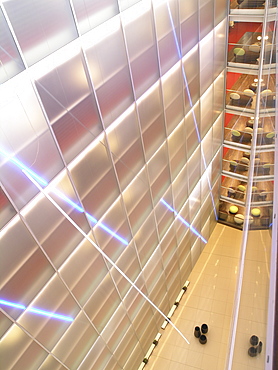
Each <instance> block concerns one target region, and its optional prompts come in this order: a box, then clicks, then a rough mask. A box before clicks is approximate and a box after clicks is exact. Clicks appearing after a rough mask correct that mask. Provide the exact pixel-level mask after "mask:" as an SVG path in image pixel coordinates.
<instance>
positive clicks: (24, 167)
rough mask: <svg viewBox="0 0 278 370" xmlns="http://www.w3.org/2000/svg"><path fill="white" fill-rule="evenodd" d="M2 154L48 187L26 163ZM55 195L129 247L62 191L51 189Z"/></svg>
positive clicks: (125, 241)
mask: <svg viewBox="0 0 278 370" xmlns="http://www.w3.org/2000/svg"><path fill="white" fill-rule="evenodd" d="M0 153H1V154H3V155H4V156H5V157H6V158H8V159H9V161H11V162H13V163H14V164H15V165H16V166H17V167H19V168H20V169H22V170H24V171H26V172H27V173H28V174H29V175H30V176H31V177H32V178H33V179H35V180H36V181H37V182H38V183H39V184H40V185H43V186H47V185H49V183H48V182H47V181H45V180H44V179H43V178H42V177H41V176H39V175H38V174H36V173H35V172H34V171H32V170H30V168H28V167H27V166H26V165H25V164H24V163H22V162H21V161H19V160H18V159H17V158H15V157H13V156H11V155H9V154H8V153H6V152H5V151H4V150H2V149H0ZM24 171H23V173H24ZM50 190H51V191H52V192H53V193H55V194H56V195H57V196H58V197H59V198H61V199H63V200H64V201H65V202H67V203H68V204H69V205H71V206H72V207H73V208H74V209H76V210H77V211H79V212H81V213H85V215H86V216H87V217H88V219H89V220H90V221H92V222H93V223H94V224H97V226H99V227H100V228H101V229H103V230H104V231H105V232H107V233H108V234H110V235H111V236H112V237H113V238H115V239H117V240H119V241H120V242H121V243H123V244H124V245H128V241H127V240H125V239H124V238H122V237H121V236H120V235H118V234H117V233H116V232H115V231H113V230H111V229H110V228H109V227H108V226H106V225H105V224H104V223H102V222H99V221H98V220H97V219H96V218H95V217H93V216H92V215H90V213H88V212H86V211H85V210H84V209H83V208H82V207H80V206H79V205H78V204H76V203H75V202H74V201H72V200H71V199H70V198H68V197H67V196H66V195H65V194H63V193H62V192H61V191H59V190H57V189H54V188H51V189H50Z"/></svg>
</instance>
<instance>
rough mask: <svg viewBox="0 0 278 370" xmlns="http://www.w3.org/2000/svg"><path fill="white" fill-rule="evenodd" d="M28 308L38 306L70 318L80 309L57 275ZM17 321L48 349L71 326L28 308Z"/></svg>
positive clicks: (68, 323)
mask: <svg viewBox="0 0 278 370" xmlns="http://www.w3.org/2000/svg"><path fill="white" fill-rule="evenodd" d="M28 308H29V309H33V308H34V309H35V308H40V309H43V310H46V311H48V312H51V313H53V314H61V315H65V316H67V317H70V318H72V319H74V318H75V316H77V314H78V312H79V310H80V308H79V306H78V305H77V303H76V302H75V300H74V298H73V297H72V295H71V294H70V292H69V291H68V290H67V288H66V286H65V285H64V283H63V282H62V281H61V280H60V277H58V276H57V275H55V276H54V277H53V278H52V279H51V280H50V281H49V282H48V283H47V284H46V285H45V286H44V289H43V290H42V291H41V293H40V294H39V295H38V296H37V297H36V298H35V299H34V300H33V302H32V304H31V305H30V307H28ZM18 322H19V324H20V325H21V326H23V327H24V328H25V329H26V330H27V331H28V332H29V333H30V334H31V335H33V336H34V337H35V338H36V339H37V340H38V341H39V342H40V343H41V344H43V345H44V346H45V347H46V348H47V349H48V350H50V351H51V350H52V349H53V347H54V346H55V344H56V343H57V342H58V341H59V340H60V338H61V336H62V335H63V334H64V333H65V332H66V331H67V330H68V328H69V326H71V322H70V321H66V320H58V319H55V318H51V317H49V316H45V315H40V314H35V313H32V312H29V311H28V310H26V311H25V312H24V313H23V314H22V315H21V317H20V318H19V319H18Z"/></svg>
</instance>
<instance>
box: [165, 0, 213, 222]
mask: <svg viewBox="0 0 278 370" xmlns="http://www.w3.org/2000/svg"><path fill="white" fill-rule="evenodd" d="M167 8H168V13H169V18H170V22H171V26H172V30H173V35H174V39H175V44H176V48H177V53H178V56H179V58H180V59H181V60H182V52H181V48H180V46H179V42H178V38H177V34H176V31H175V25H174V21H173V17H172V13H171V9H170V6H169V2H168V1H167ZM181 65H182V75H183V79H184V84H185V89H186V93H187V97H188V100H189V104H190V107H191V108H193V102H192V99H191V94H190V91H189V86H188V81H187V78H186V74H185V70H184V67H183V64H181ZM192 116H193V121H194V125H195V131H196V134H197V137H198V142H199V143H201V136H200V131H199V128H198V123H197V119H196V115H195V112H194V109H192ZM201 155H202V160H203V163H204V166H205V168H206V169H207V163H206V159H205V155H204V152H203V148H202V146H201ZM207 180H208V186H209V188H210V197H211V202H212V206H213V211H214V215H215V218H216V220H218V215H217V211H216V206H215V202H214V199H213V195H212V186H211V183H210V180H209V178H208V176H207Z"/></svg>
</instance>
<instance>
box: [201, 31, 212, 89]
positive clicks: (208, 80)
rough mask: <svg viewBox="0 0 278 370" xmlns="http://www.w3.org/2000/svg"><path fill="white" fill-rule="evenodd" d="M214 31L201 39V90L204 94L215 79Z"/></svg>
mask: <svg viewBox="0 0 278 370" xmlns="http://www.w3.org/2000/svg"><path fill="white" fill-rule="evenodd" d="M213 53H214V48H213V32H210V33H209V34H208V35H206V36H205V37H204V38H203V40H202V41H200V90H201V91H200V92H201V94H203V93H204V92H205V91H206V90H207V88H208V87H209V86H210V85H211V84H212V81H213V80H212V79H213V60H214V59H213Z"/></svg>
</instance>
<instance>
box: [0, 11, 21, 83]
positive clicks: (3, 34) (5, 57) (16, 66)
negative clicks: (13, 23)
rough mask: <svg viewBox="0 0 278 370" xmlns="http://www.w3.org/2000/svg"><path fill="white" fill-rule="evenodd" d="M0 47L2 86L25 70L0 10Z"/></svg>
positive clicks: (0, 81) (0, 80)
mask: <svg viewBox="0 0 278 370" xmlns="http://www.w3.org/2000/svg"><path fill="white" fill-rule="evenodd" d="M0 45H1V50H0V60H1V69H0V83H1V84H2V83H3V82H5V81H7V80H8V79H10V78H11V77H13V76H15V75H16V74H18V73H19V72H21V71H23V70H24V69H25V67H24V65H23V62H22V59H21V56H20V54H19V52H18V49H17V46H16V44H15V41H14V39H13V36H12V34H11V31H10V29H9V26H8V24H7V22H6V19H5V18H4V14H3V12H2V9H0Z"/></svg>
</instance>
